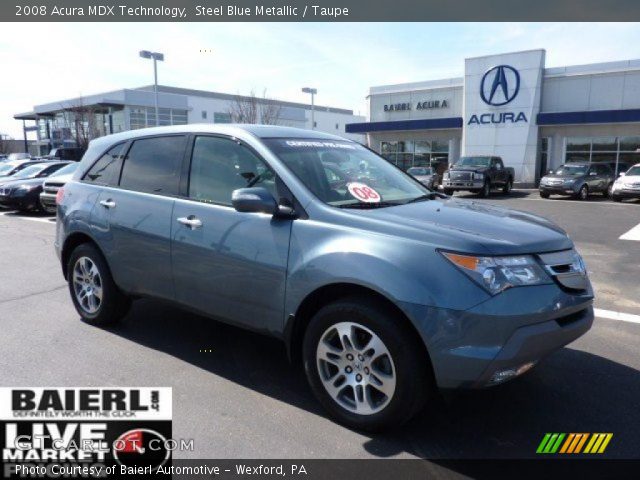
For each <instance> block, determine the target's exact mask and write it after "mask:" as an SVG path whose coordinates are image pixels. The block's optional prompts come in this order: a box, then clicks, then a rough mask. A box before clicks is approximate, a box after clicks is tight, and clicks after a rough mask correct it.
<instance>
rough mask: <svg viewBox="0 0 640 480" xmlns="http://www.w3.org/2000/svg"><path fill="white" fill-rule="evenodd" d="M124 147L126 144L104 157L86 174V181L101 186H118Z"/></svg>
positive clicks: (114, 148) (111, 150) (117, 146)
mask: <svg viewBox="0 0 640 480" xmlns="http://www.w3.org/2000/svg"><path fill="white" fill-rule="evenodd" d="M123 147H124V143H120V144H118V145H116V146H115V147H112V148H111V149H110V150H109V151H108V152H107V153H105V154H104V155H102V157H100V159H98V161H97V162H96V163H94V164H93V167H91V168H90V169H89V171H88V172H87V173H86V174H85V176H84V181H85V182H89V183H97V184H100V185H111V186H114V185H118V178H119V177H120V169H121V167H122V153H123V151H122V149H123Z"/></svg>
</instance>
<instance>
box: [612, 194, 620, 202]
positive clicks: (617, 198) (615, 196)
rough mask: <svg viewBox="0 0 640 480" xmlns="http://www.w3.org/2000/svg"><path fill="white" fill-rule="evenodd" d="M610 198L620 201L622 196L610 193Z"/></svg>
mask: <svg viewBox="0 0 640 480" xmlns="http://www.w3.org/2000/svg"><path fill="white" fill-rule="evenodd" d="M611 200H613V201H614V202H622V197H620V196H618V195H611Z"/></svg>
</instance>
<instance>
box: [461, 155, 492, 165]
mask: <svg viewBox="0 0 640 480" xmlns="http://www.w3.org/2000/svg"><path fill="white" fill-rule="evenodd" d="M490 161H491V159H490V158H489V157H461V158H460V160H458V161H457V162H456V166H463V167H488V166H489V162H490Z"/></svg>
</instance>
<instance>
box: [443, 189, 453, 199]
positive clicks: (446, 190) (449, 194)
mask: <svg viewBox="0 0 640 480" xmlns="http://www.w3.org/2000/svg"><path fill="white" fill-rule="evenodd" d="M453 192H454V190H452V189H450V188H445V189H444V194H445V195H447V196H449V197H450V196H452V195H453Z"/></svg>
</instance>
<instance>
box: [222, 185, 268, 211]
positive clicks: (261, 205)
mask: <svg viewBox="0 0 640 480" xmlns="http://www.w3.org/2000/svg"><path fill="white" fill-rule="evenodd" d="M231 204H232V205H233V208H235V209H236V211H238V212H245V213H256V212H257V213H268V214H270V215H274V214H276V213H277V212H278V202H276V199H275V198H273V195H271V192H269V191H268V190H267V189H266V188H264V187H251V188H239V189H237V190H234V191H233V193H232V194H231Z"/></svg>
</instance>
